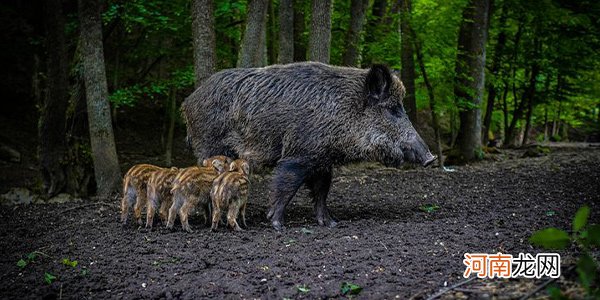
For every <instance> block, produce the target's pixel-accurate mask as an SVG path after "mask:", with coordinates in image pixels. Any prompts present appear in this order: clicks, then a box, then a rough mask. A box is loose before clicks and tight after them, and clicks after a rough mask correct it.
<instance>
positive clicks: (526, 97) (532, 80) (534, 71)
mask: <svg viewBox="0 0 600 300" xmlns="http://www.w3.org/2000/svg"><path fill="white" fill-rule="evenodd" d="M539 72H540V66H539V65H538V64H537V63H535V62H534V64H533V66H532V67H531V74H530V77H529V85H528V86H527V88H526V89H525V91H524V92H523V96H522V97H521V98H522V100H521V101H520V102H519V105H518V106H517V107H516V108H515V111H514V113H513V118H512V120H511V122H510V126H509V127H508V140H507V145H508V146H511V145H512V146H516V144H517V141H518V140H517V139H518V137H517V132H516V131H515V128H516V126H517V122H518V121H520V120H521V117H522V116H523V112H524V111H525V105H526V104H527V105H528V106H529V105H532V103H531V104H530V102H531V101H532V99H533V97H535V86H536V83H537V76H538V74H539ZM515 100H516V97H515Z"/></svg>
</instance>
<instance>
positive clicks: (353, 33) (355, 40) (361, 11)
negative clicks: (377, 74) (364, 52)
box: [342, 0, 369, 67]
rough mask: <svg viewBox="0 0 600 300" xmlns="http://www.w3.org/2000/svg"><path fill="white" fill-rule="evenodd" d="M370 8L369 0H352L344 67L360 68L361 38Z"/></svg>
mask: <svg viewBox="0 0 600 300" xmlns="http://www.w3.org/2000/svg"><path fill="white" fill-rule="evenodd" d="M368 6H369V1H368V0H352V2H351V4H350V26H348V31H346V37H345V42H344V43H345V46H346V47H345V49H344V54H343V55H342V64H343V65H344V66H351V67H358V66H360V63H359V59H360V48H359V45H360V36H361V31H362V28H363V25H364V23H365V15H366V12H367V7H368Z"/></svg>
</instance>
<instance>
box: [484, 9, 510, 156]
mask: <svg viewBox="0 0 600 300" xmlns="http://www.w3.org/2000/svg"><path fill="white" fill-rule="evenodd" d="M506 3H507V2H504V6H503V7H502V14H501V15H500V25H499V27H500V33H499V34H498V40H497V42H496V46H495V47H494V57H493V59H492V67H491V70H490V74H491V75H492V76H493V77H494V78H495V77H496V76H497V75H498V71H499V70H500V66H501V63H502V55H503V53H504V46H505V44H506V30H505V29H504V27H506V21H507V19H508V8H507V4H506ZM487 90H488V98H487V105H486V109H485V115H484V117H483V126H482V131H481V134H482V144H483V145H487V143H488V136H489V131H490V124H491V123H492V114H493V113H494V102H495V101H496V93H497V92H496V86H495V85H494V82H492V80H489V78H488V82H487Z"/></svg>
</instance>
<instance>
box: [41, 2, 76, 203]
mask: <svg viewBox="0 0 600 300" xmlns="http://www.w3.org/2000/svg"><path fill="white" fill-rule="evenodd" d="M45 21H46V24H45V26H46V51H47V53H48V58H47V81H46V82H47V88H46V97H45V99H44V100H43V106H42V107H41V112H40V121H39V128H38V129H39V139H40V140H39V141H40V144H39V158H40V170H41V172H42V179H43V180H44V191H45V193H46V194H47V196H48V197H51V196H54V195H56V194H58V193H60V192H62V191H63V190H64V189H65V186H66V182H67V178H66V174H65V164H66V162H65V161H64V160H65V159H66V152H67V144H66V135H65V129H66V128H65V121H66V110H67V102H68V88H69V81H68V75H67V71H68V63H67V47H66V43H65V19H64V15H63V12H62V1H61V0H51V1H48V2H46V16H45Z"/></svg>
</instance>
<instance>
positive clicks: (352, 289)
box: [340, 282, 362, 295]
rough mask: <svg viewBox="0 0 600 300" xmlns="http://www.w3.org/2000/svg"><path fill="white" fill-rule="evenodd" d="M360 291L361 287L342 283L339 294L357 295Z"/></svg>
mask: <svg viewBox="0 0 600 300" xmlns="http://www.w3.org/2000/svg"><path fill="white" fill-rule="evenodd" d="M361 291H362V287H361V286H360V285H357V284H353V283H350V282H343V283H342V287H341V288H340V292H342V295H358V294H359V293H360V292H361Z"/></svg>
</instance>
